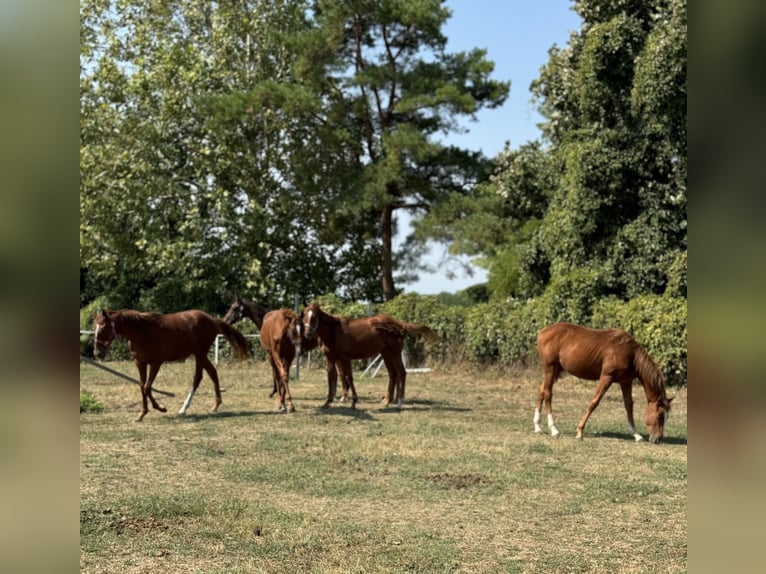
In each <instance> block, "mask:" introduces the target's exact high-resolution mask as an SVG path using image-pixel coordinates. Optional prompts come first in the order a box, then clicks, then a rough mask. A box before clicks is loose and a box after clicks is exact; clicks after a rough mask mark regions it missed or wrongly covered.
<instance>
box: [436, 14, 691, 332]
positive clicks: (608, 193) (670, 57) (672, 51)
mask: <svg viewBox="0 0 766 574" xmlns="http://www.w3.org/2000/svg"><path fill="white" fill-rule="evenodd" d="M574 8H575V10H576V11H577V12H578V13H579V14H580V15H581V16H582V18H583V23H582V27H581V29H580V30H579V31H578V32H576V33H574V34H572V35H571V36H570V39H569V42H568V44H567V46H566V47H564V48H559V47H556V46H554V47H553V48H551V50H550V52H549V53H550V57H549V60H548V63H547V64H546V65H545V66H544V67H543V68H542V70H541V73H540V76H539V78H538V79H537V80H535V81H534V82H533V84H532V91H533V94H534V95H535V98H536V100H537V102H538V104H539V110H540V113H541V114H542V116H543V117H544V118H545V121H544V122H543V123H542V124H541V129H542V131H543V136H544V139H545V140H547V141H546V143H547V145H546V146H542V145H541V144H540V142H532V143H530V144H525V145H523V146H521V147H520V148H519V149H518V150H509V149H506V150H504V151H503V153H501V154H500V155H499V156H498V157H497V158H496V159H495V173H494V174H493V176H492V178H491V180H490V182H489V183H487V184H486V185H483V186H478V187H476V188H475V189H474V190H473V191H472V193H471V196H470V200H467V199H463V198H458V199H457V200H453V201H452V202H451V203H448V204H446V205H445V207H444V208H442V209H441V210H440V211H434V212H432V214H430V215H429V219H430V220H427V222H428V225H424V226H423V227H422V230H423V232H424V233H425V232H428V233H430V234H432V235H433V236H434V237H436V238H438V239H441V240H445V241H451V242H452V244H451V248H452V249H453V250H454V251H455V252H456V253H463V254H467V255H469V256H472V257H476V258H477V261H478V263H479V264H481V265H482V266H485V267H486V268H487V269H488V275H489V282H488V283H489V288H490V290H491V293H492V295H491V296H492V297H494V298H498V299H500V300H503V299H505V298H507V297H522V298H534V297H539V296H543V294H544V293H546V295H545V297H548V298H552V299H558V300H559V301H558V302H557V303H556V305H559V306H560V305H565V306H566V307H567V308H566V309H561V310H560V311H556V312H553V313H552V314H551V315H552V316H564V317H578V318H579V319H581V320H582V319H586V318H587V317H588V316H589V307H590V306H591V305H592V302H593V301H595V300H597V299H600V298H601V297H603V296H605V295H609V294H611V295H615V296H617V297H618V298H620V299H623V300H629V299H632V298H634V297H637V296H641V295H645V294H655V295H661V294H663V293H665V292H666V291H668V290H670V291H673V292H675V293H681V292H683V291H684V290H685V277H684V274H685V270H684V269H685V263H684V262H683V257H684V255H682V254H683V253H685V252H686V249H687V231H686V178H687V168H686V165H687V162H686V149H687V147H686V93H687V90H686V60H687V58H686V1H685V0H651V1H648V2H644V1H638V0H620V1H617V2H611V1H608V0H578V1H577V2H575V6H574ZM447 207H449V209H448V208H447ZM581 269H591V270H593V269H599V270H603V273H602V274H601V276H600V277H598V279H597V280H596V279H595V278H594V280H592V281H588V280H584V279H573V278H572V277H570V274H572V273H579V272H580V271H579V270H581ZM587 273H591V272H587ZM572 281H574V283H576V284H577V285H578V287H577V288H576V289H575V291H574V295H575V296H576V298H579V299H581V300H580V301H579V302H572V303H565V302H564V301H563V300H561V299H562V297H567V296H568V295H567V293H566V292H567V291H568V289H569V288H567V287H566V286H565V284H566V283H568V282H572ZM589 285H590V287H591V288H592V289H593V291H592V292H591V293H589V294H582V293H579V292H577V289H579V288H588V286H589ZM558 291H561V296H557V295H555V292H558ZM550 305H551V306H553V305H554V302H553V301H552V302H551V303H550ZM575 307H577V308H578V309H575Z"/></svg>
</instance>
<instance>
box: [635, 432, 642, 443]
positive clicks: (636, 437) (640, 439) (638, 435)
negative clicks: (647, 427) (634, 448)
mask: <svg viewBox="0 0 766 574" xmlns="http://www.w3.org/2000/svg"><path fill="white" fill-rule="evenodd" d="M634 438H635V439H636V442H641V441H643V440H644V437H642V436H641V435H640V434H637V435H636V436H635V437H634Z"/></svg>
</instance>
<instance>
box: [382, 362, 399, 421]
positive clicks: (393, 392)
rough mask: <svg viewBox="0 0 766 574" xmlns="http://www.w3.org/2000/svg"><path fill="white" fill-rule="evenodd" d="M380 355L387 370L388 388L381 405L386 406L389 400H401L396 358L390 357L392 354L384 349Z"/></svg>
mask: <svg viewBox="0 0 766 574" xmlns="http://www.w3.org/2000/svg"><path fill="white" fill-rule="evenodd" d="M382 355H383V363H384V364H385V365H386V371H388V389H387V391H386V396H385V398H384V399H383V406H384V407H387V406H388V405H389V404H390V403H391V401H400V400H401V399H400V397H399V391H400V389H399V386H398V380H399V371H398V369H397V367H396V359H395V358H394V357H392V355H390V354H389V353H386V352H385V351H384V352H383V353H382ZM400 360H401V358H400ZM399 408H401V403H399Z"/></svg>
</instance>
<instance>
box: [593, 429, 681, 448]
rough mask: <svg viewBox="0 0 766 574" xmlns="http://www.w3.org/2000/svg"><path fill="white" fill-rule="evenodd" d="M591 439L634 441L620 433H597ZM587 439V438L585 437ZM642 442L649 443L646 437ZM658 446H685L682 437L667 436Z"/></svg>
mask: <svg viewBox="0 0 766 574" xmlns="http://www.w3.org/2000/svg"><path fill="white" fill-rule="evenodd" d="M591 436H592V437H593V438H599V437H602V438H615V439H621V440H626V441H631V442H635V439H634V438H633V435H629V434H628V433H622V432H609V431H607V432H598V433H593V435H591ZM586 438H587V436H586ZM644 442H647V443H648V442H649V439H648V438H647V437H644ZM660 444H675V445H685V444H686V438H684V437H675V436H667V435H665V436H664V437H662V441H661V442H660Z"/></svg>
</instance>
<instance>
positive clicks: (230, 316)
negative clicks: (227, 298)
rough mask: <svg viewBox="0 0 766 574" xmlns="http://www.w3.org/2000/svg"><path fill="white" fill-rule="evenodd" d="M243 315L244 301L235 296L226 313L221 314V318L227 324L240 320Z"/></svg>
mask: <svg viewBox="0 0 766 574" xmlns="http://www.w3.org/2000/svg"><path fill="white" fill-rule="evenodd" d="M244 316H245V302H244V301H242V299H240V298H239V296H237V297H236V298H235V299H234V303H232V304H231V307H229V310H228V311H226V315H224V316H223V320H224V321H226V322H227V323H228V324H229V325H233V324H234V323H236V322H237V321H239V320H241V319H242V317H244Z"/></svg>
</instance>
